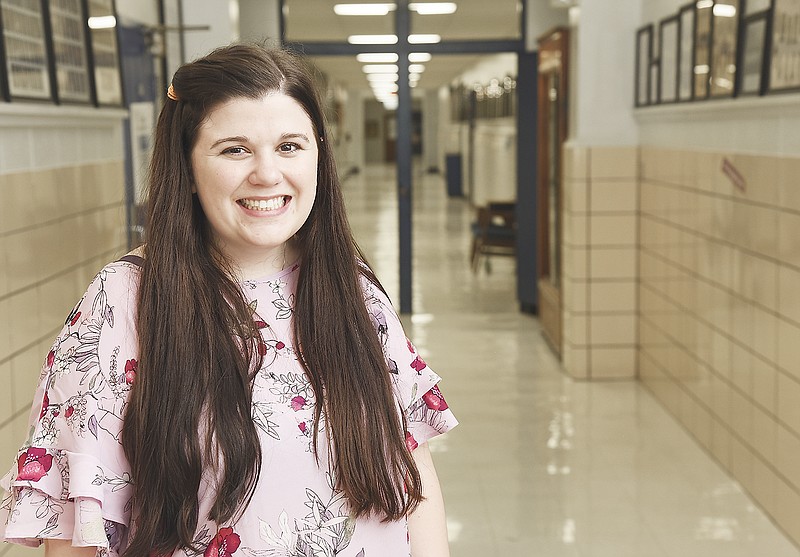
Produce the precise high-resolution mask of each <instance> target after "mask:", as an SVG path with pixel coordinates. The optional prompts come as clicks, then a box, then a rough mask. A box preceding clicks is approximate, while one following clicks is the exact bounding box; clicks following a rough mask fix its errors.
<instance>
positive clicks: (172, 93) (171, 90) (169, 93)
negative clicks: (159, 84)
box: [167, 83, 178, 101]
mask: <svg viewBox="0 0 800 557" xmlns="http://www.w3.org/2000/svg"><path fill="white" fill-rule="evenodd" d="M167 97H169V98H170V99H172V100H173V101H177V100H178V95H176V94H175V88H174V87H172V83H170V84H169V87H168V88H167Z"/></svg>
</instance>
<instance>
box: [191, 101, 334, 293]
mask: <svg viewBox="0 0 800 557" xmlns="http://www.w3.org/2000/svg"><path fill="white" fill-rule="evenodd" d="M318 155H319V153H318V150H317V142H316V138H315V133H314V127H313V126H312V124H311V120H310V119H309V117H308V115H307V114H306V112H305V111H304V110H303V107H302V106H301V105H300V104H299V103H298V102H297V101H295V100H294V99H293V98H291V97H289V96H287V95H284V94H283V93H278V92H275V93H270V94H268V95H266V96H265V97H262V98H260V99H258V100H253V99H247V98H236V99H233V100H231V101H228V102H226V103H224V104H221V105H220V106H218V107H217V108H215V109H214V110H212V111H211V112H210V113H209V114H208V117H207V118H206V119H205V121H204V122H203V123H202V124H201V126H200V129H199V132H198V135H197V140H196V142H195V146H194V148H193V149H192V170H193V176H194V185H193V190H194V191H195V192H196V193H197V196H198V198H199V201H200V205H201V206H202V208H203V212H204V213H205V215H206V218H207V219H208V222H209V224H210V226H211V231H212V233H213V237H214V241H215V244H216V245H217V246H218V248H219V249H221V251H222V252H223V253H224V254H225V255H226V256H227V257H228V258H229V259H230V260H231V262H232V263H233V264H235V265H236V266H238V267H239V270H240V272H241V274H242V277H241V278H256V277H259V276H264V275H266V274H270V273H271V272H274V271H275V270H276V269H280V268H281V267H282V262H286V257H287V255H286V249H287V245H286V242H287V241H288V240H289V239H290V238H291V237H292V236H294V234H295V233H296V232H297V231H298V230H300V227H302V226H303V224H304V223H305V222H306V219H307V218H308V215H309V213H310V212H311V207H312V206H313V205H314V198H315V196H316V192H317V158H318ZM294 256H295V254H293V253H290V254H289V257H294ZM289 261H291V259H290V260H289Z"/></svg>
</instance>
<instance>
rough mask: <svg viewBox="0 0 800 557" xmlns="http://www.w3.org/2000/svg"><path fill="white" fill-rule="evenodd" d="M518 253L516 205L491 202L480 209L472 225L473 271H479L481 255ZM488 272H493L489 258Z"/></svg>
mask: <svg viewBox="0 0 800 557" xmlns="http://www.w3.org/2000/svg"><path fill="white" fill-rule="evenodd" d="M516 253H517V220H516V204H515V203H507V202H490V203H489V204H487V205H486V206H485V207H478V209H477V217H476V220H475V222H474V223H472V254H471V257H470V262H471V264H472V271H473V272H477V271H478V265H479V263H480V256H481V255H484V256H490V255H505V256H513V255H516ZM486 270H487V271H491V265H490V262H489V259H488V257H487V259H486Z"/></svg>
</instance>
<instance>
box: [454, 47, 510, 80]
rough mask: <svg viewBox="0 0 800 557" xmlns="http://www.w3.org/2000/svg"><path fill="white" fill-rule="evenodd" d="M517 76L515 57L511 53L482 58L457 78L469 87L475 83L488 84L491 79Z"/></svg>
mask: <svg viewBox="0 0 800 557" xmlns="http://www.w3.org/2000/svg"><path fill="white" fill-rule="evenodd" d="M507 74H510V75H517V55H516V54H514V53H513V52H503V53H501V54H491V55H486V56H483V57H482V58H481V60H480V62H478V63H477V64H475V65H474V66H473V67H471V68H470V69H469V70H467V71H465V72H464V73H462V74H461V75H460V76H459V77H458V81H459V82H461V83H463V84H464V85H467V86H469V87H471V86H472V85H474V84H475V83H484V84H486V83H489V80H490V79H492V78H499V79H502V78H503V77H504V76H505V75H507Z"/></svg>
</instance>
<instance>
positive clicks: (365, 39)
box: [347, 35, 397, 44]
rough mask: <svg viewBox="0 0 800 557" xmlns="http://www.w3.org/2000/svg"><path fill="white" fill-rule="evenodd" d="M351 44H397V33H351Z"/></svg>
mask: <svg viewBox="0 0 800 557" xmlns="http://www.w3.org/2000/svg"><path fill="white" fill-rule="evenodd" d="M347 42H348V43H350V44H397V35H350V36H349V37H347Z"/></svg>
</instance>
